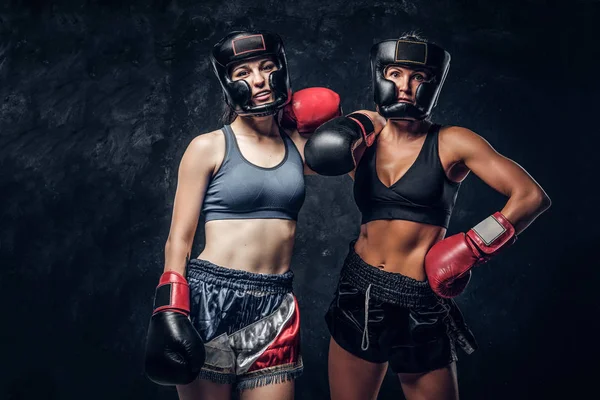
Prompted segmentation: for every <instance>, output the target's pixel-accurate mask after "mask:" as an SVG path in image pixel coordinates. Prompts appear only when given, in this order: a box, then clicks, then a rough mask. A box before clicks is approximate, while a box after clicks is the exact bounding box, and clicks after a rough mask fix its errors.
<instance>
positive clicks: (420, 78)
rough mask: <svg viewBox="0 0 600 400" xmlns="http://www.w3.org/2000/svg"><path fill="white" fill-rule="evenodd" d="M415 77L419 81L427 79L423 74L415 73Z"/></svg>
mask: <svg viewBox="0 0 600 400" xmlns="http://www.w3.org/2000/svg"><path fill="white" fill-rule="evenodd" d="M413 79H414V80H416V81H417V82H423V81H425V77H424V76H423V75H421V74H415V75H413Z"/></svg>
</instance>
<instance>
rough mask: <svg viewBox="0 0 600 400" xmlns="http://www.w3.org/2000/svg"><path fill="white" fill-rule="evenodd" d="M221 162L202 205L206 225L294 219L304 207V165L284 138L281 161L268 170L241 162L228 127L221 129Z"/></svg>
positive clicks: (283, 137)
mask: <svg viewBox="0 0 600 400" xmlns="http://www.w3.org/2000/svg"><path fill="white" fill-rule="evenodd" d="M222 130H223V134H224V135H225V158H224V159H223V163H222V164H221V167H220V168H219V170H218V171H217V173H216V174H215V175H214V177H213V178H212V179H211V181H210V183H209V185H208V188H207V190H206V194H205V197H204V203H203V205H202V212H203V213H204V214H205V217H206V221H207V222H208V221H212V220H219V219H257V218H258V219H264V218H276V219H291V220H297V219H298V212H299V211H300V208H301V207H302V204H303V203H304V196H305V187H304V163H303V161H302V157H301V156H300V153H299V152H298V149H296V145H295V144H294V142H293V141H292V139H290V138H289V137H288V135H286V134H285V133H281V129H280V130H279V132H280V135H281V137H282V139H283V142H284V144H285V156H284V157H283V160H282V161H281V162H280V163H279V164H278V165H276V166H274V167H272V168H264V167H259V166H258V165H255V164H252V163H251V162H249V161H248V160H246V159H245V158H244V156H243V155H242V153H241V152H240V148H239V147H238V143H237V140H236V138H235V135H234V133H233V131H232V130H231V127H230V126H229V125H225V126H224V127H223V129H222Z"/></svg>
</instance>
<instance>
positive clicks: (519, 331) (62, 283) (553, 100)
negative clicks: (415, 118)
mask: <svg viewBox="0 0 600 400" xmlns="http://www.w3.org/2000/svg"><path fill="white" fill-rule="evenodd" d="M598 18H600V7H599V3H598V1H592V0H588V1H584V0H579V1H570V2H566V1H565V2H564V4H559V3H558V2H552V1H532V0H520V1H518V0H506V1H502V2H500V1H495V0H471V1H467V0H459V1H446V0H404V1H354V0H345V1H338V0H334V1H332V2H320V1H318V0H308V1H303V0H301V1H297V2H294V3H293V4H292V2H289V3H288V2H283V1H275V0H270V1H262V0H255V1H239V0H233V1H229V2H220V1H214V0H213V1H205V2H192V1H178V2H169V1H158V0H157V1H154V2H150V1H142V0H139V1H132V2H120V1H116V0H104V1H101V0H96V1H94V0H90V1H87V2H85V1H67V0H64V1H41V0H30V1H6V2H3V3H2V5H0V101H1V110H0V196H1V197H0V226H1V232H0V258H1V265H0V282H1V287H2V290H1V291H0V293H1V294H0V296H1V297H0V299H1V300H2V306H3V313H2V314H3V317H2V321H3V322H2V323H1V326H2V328H1V329H0V354H1V360H2V365H3V368H2V370H3V372H2V374H1V375H0V398H3V399H39V398H43V399H61V400H69V399H79V398H85V399H89V400H91V399H108V398H110V399H138V398H139V399H159V398H161V399H168V398H171V399H174V398H176V395H175V391H174V389H172V388H165V387H159V386H157V385H154V384H152V383H151V382H150V381H148V380H147V379H146V378H145V376H144V375H143V371H142V356H143V347H144V339H145V333H146V328H147V323H148V319H149V315H150V312H151V302H152V297H153V295H154V287H155V285H156V283H157V279H158V277H159V275H160V273H161V272H162V268H163V265H162V261H163V247H164V242H165V240H166V237H167V234H168V228H169V223H170V216H171V209H172V200H173V195H174V191H175V186H176V171H177V166H178V163H179V159H180V157H181V155H182V153H183V151H184V149H185V147H186V146H187V144H188V143H189V142H190V140H191V139H192V138H193V137H194V136H196V135H198V134H200V133H202V132H207V131H210V130H213V129H215V128H217V127H218V126H219V123H218V118H217V117H218V115H219V112H220V106H219V107H217V106H216V104H219V105H220V103H221V92H220V88H219V86H218V83H217V80H216V78H215V77H214V76H213V73H212V71H211V69H210V68H209V63H208V59H207V55H208V52H209V49H210V48H211V46H212V44H213V43H214V42H215V41H216V40H218V39H219V38H220V37H222V36H223V35H224V34H225V33H226V32H227V31H229V30H231V29H233V28H244V27H256V28H265V29H270V30H273V31H276V32H278V33H279V34H280V35H281V36H282V37H283V39H284V41H285V44H286V49H287V54H288V60H289V64H290V71H291V78H292V82H293V86H294V88H295V89H301V88H304V87H309V86H327V87H329V88H331V89H333V90H335V91H337V92H338V93H340V94H341V96H342V99H343V108H344V110H345V111H350V110H353V109H357V108H363V107H366V108H370V109H373V104H372V95H371V87H370V81H369V75H370V73H369V65H368V56H367V55H368V50H369V48H370V46H371V45H372V44H373V43H374V42H375V41H377V40H380V39H387V38H391V37H396V36H397V35H399V34H400V33H401V32H403V31H406V30H412V29H419V30H420V31H421V32H422V33H423V34H425V35H426V36H428V37H429V38H430V39H432V40H433V41H436V42H438V43H440V44H441V45H443V46H445V47H446V48H447V49H448V50H449V51H450V53H451V54H452V56H453V60H452V66H451V70H450V74H449V76H448V79H447V81H446V85H445V88H444V91H443V92H442V95H441V98H440V102H439V105H438V108H437V109H436V112H435V117H434V120H436V121H437V122H440V123H451V124H456V125H462V126H466V127H468V128H470V129H472V130H474V131H475V132H478V133H479V134H480V135H482V136H483V137H485V138H486V139H487V140H488V141H490V142H491V144H492V145H493V146H495V148H496V149H497V150H498V151H500V152H501V153H503V154H504V155H506V156H508V157H510V158H512V159H514V160H515V161H516V162H518V163H519V164H521V165H522V166H523V167H525V168H526V169H527V171H528V172H529V173H530V174H531V175H532V176H533V177H535V179H536V180H537V181H538V182H539V183H540V184H541V185H542V186H543V187H544V188H545V189H546V191H547V192H548V194H549V195H550V197H551V198H552V200H553V206H552V208H551V209H550V210H549V211H548V213H546V214H544V215H542V217H541V218H540V219H539V220H538V221H536V222H535V223H534V224H533V225H532V226H531V227H530V228H529V229H528V230H527V231H526V232H525V233H524V234H523V235H522V237H521V238H520V240H519V242H518V245H516V246H514V247H513V248H512V249H511V250H510V251H509V252H507V253H505V254H503V255H501V256H499V257H498V258H497V259H494V260H493V261H491V262H490V263H488V264H487V265H485V266H483V267H481V268H480V269H478V270H477V271H476V273H475V274H474V277H473V279H472V281H471V284H470V286H469V288H468V290H467V292H466V293H465V294H463V295H462V296H461V297H459V298H458V303H459V304H460V306H461V307H462V309H463V312H464V314H465V317H466V318H467V320H468V322H469V323H470V325H471V328H472V330H473V331H474V333H475V335H476V336H477V338H478V339H479V343H480V349H479V350H478V351H477V352H476V353H474V354H473V355H471V356H466V355H465V354H464V353H461V354H460V361H459V364H458V371H459V383H460V389H461V393H462V398H463V399H515V400H516V399H532V398H544V399H550V398H565V399H566V398H578V397H581V396H582V393H583V391H584V390H587V389H589V388H591V389H592V390H593V387H594V381H593V379H594V377H593V375H592V369H588V366H589V367H591V366H593V365H597V358H598V357H599V356H600V352H599V349H598V346H597V339H596V338H597V337H598V334H599V333H600V330H599V328H598V321H597V318H598V315H599V314H600V313H599V311H600V310H599V308H600V307H599V303H600V302H599V301H598V300H597V297H596V292H595V289H596V287H597V286H598V278H599V275H600V274H599V272H598V270H599V268H598V267H599V266H598V262H597V258H596V257H593V254H594V253H593V252H594V250H595V249H596V248H595V245H596V243H595V241H596V240H595V239H597V238H598V235H597V234H596V229H595V225H596V226H597V223H595V222H594V220H595V219H594V216H595V215H596V213H595V212H594V209H595V207H596V204H597V195H596V191H597V188H596V187H595V186H596V185H597V182H598V177H597V174H595V173H594V172H595V170H597V162H598V161H597V155H596V154H597V149H598V139H597V135H598V132H597V131H598V128H597V125H596V123H595V121H594V117H595V116H596V110H597V108H596V107H598V106H599V105H600V102H599V100H598V98H597V95H596V94H597V93H598V89H599V85H598V83H597V72H596V67H595V66H596V65H597V61H598V55H599V54H598V46H597V43H596V42H595V38H597V37H598V33H599V32H598V28H597V25H598V24H597V22H596V21H597V19H598ZM306 181H307V186H308V188H307V198H306V203H305V206H304V208H303V210H302V212H301V215H300V219H299V223H298V235H297V246H296V249H295V252H294V257H293V265H292V267H293V269H294V271H295V273H296V282H295V287H296V293H297V295H298V297H299V301H300V307H301V312H302V317H303V325H302V335H303V351H304V357H305V363H306V366H307V368H306V372H305V374H304V376H303V377H302V378H300V379H299V380H298V386H297V392H296V393H297V398H298V399H325V398H328V389H327V371H326V356H327V343H328V334H327V332H326V328H325V324H324V322H323V319H322V315H323V313H324V310H325V309H326V307H327V305H328V303H329V301H330V299H331V294H332V291H333V287H334V285H335V281H336V278H337V274H338V272H339V268H340V266H341V261H342V258H343V256H344V254H345V252H346V250H347V243H348V241H349V240H351V239H352V238H353V237H355V235H356V234H357V233H358V230H359V214H358V211H357V209H356V206H355V205H354V202H353V199H352V196H351V193H352V184H351V180H350V179H349V178H348V177H339V178H324V177H308V178H307V179H306ZM504 201H505V199H504V198H503V197H502V196H501V195H499V194H498V193H496V192H494V191H493V190H492V189H490V188H488V187H487V186H485V184H483V183H482V182H481V181H480V180H479V179H478V178H476V177H475V176H470V177H469V178H468V179H467V180H466V182H465V183H464V184H463V187H462V189H461V192H460V194H459V199H458V203H457V207H456V211H455V213H454V216H453V218H452V221H451V226H450V229H449V231H448V235H450V234H453V233H456V232H458V231H461V230H465V229H467V228H469V227H471V226H472V225H474V224H475V223H477V222H479V221H480V220H481V219H483V218H485V217H486V216H488V215H489V214H491V213H492V212H494V211H496V210H498V209H500V208H501V207H502V206H503V204H504ZM202 246H203V233H202V227H201V226H200V228H199V230H198V234H197V237H196V242H195V245H194V253H195V254H198V252H199V251H200V250H201V248H202ZM401 396H402V395H401V391H400V386H399V383H398V382H397V380H396V379H395V377H394V376H392V375H389V376H388V377H387V378H386V380H385V382H384V385H383V388H382V391H381V393H380V398H381V399H396V398H402V397H401Z"/></svg>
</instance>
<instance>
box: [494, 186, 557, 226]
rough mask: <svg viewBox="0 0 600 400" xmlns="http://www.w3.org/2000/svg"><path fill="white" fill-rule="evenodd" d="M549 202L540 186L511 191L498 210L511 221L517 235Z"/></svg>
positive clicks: (545, 208)
mask: <svg viewBox="0 0 600 400" xmlns="http://www.w3.org/2000/svg"><path fill="white" fill-rule="evenodd" d="M551 204H552V202H551V201H550V198H549V197H548V195H546V193H545V192H544V191H543V190H542V189H541V188H535V189H529V190H523V191H518V192H514V193H512V194H511V195H510V197H509V200H508V202H507V203H506V205H505V206H504V208H503V209H502V210H501V211H500V212H501V213H502V214H503V215H504V216H505V217H506V218H507V219H508V220H509V221H510V222H511V223H512V225H513V226H514V227H515V232H516V234H517V235H518V234H520V233H521V232H523V231H524V230H525V229H527V227H528V226H529V225H530V224H531V223H532V222H533V221H534V220H535V219H536V218H537V217H539V216H540V215H541V214H542V213H543V212H544V211H546V210H547V209H548V208H549V207H550V205H551Z"/></svg>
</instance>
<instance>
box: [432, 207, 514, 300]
mask: <svg viewBox="0 0 600 400" xmlns="http://www.w3.org/2000/svg"><path fill="white" fill-rule="evenodd" d="M516 239H517V236H516V234H515V228H514V227H513V226H512V224H511V223H510V222H509V221H508V220H507V219H506V217H505V216H504V215H502V214H501V213H500V212H496V213H494V214H493V215H491V216H489V217H488V218H486V219H484V220H483V221H481V222H480V223H479V224H477V225H476V226H474V227H473V228H472V229H470V230H469V231H468V232H467V233H466V234H465V233H459V234H456V235H453V236H450V237H448V238H446V239H444V240H441V241H439V242H438V243H436V244H435V245H433V247H431V249H430V250H429V252H428V253H427V255H426V256H425V272H426V274H427V278H428V279H429V285H430V286H431V288H432V289H433V291H434V292H435V293H436V294H437V295H439V296H441V297H445V298H451V297H455V296H458V295H459V294H461V293H462V292H463V291H464V289H465V288H466V286H467V284H468V283H469V280H470V278H471V268H473V267H474V266H476V265H478V264H482V263H485V262H486V261H487V260H489V259H490V258H491V257H493V256H494V255H496V254H497V253H498V252H500V251H501V250H502V249H505V248H507V247H508V246H510V245H511V244H513V243H514V242H515V240H516Z"/></svg>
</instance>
